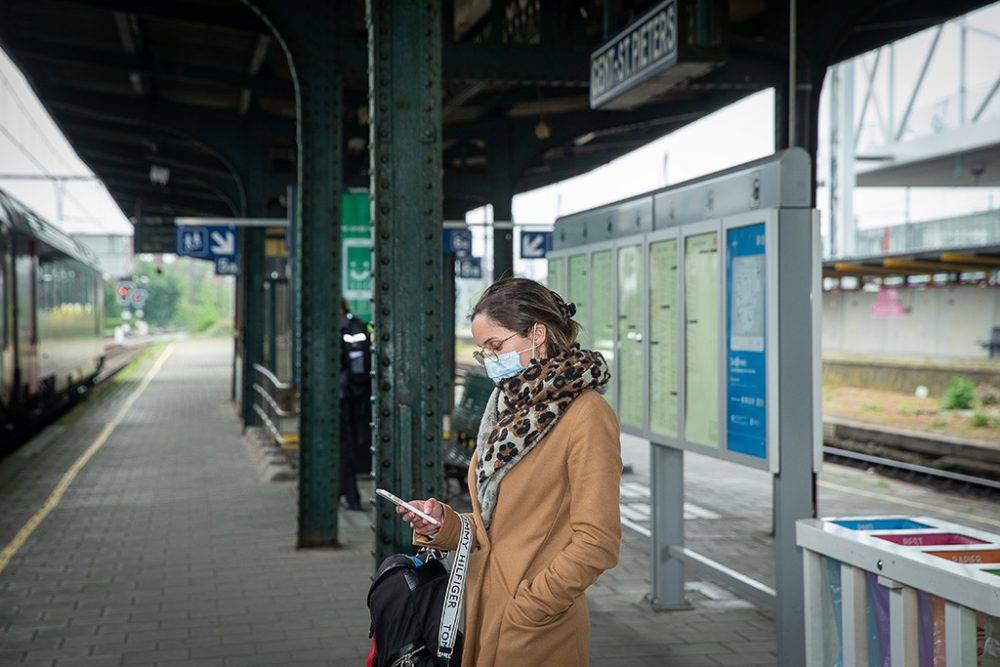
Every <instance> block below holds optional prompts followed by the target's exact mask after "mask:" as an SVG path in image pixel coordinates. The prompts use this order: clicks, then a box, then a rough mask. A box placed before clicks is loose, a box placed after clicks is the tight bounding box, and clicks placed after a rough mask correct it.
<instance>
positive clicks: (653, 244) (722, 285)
mask: <svg viewBox="0 0 1000 667" xmlns="http://www.w3.org/2000/svg"><path fill="white" fill-rule="evenodd" d="M779 223H780V211H779V209H775V208H763V209H758V210H754V211H749V212H741V213H737V214H734V215H728V216H720V217H718V218H714V219H707V220H700V221H693V222H690V223H688V224H682V225H676V226H672V227H665V228H663V229H659V230H655V231H651V232H644V233H641V234H635V235H632V236H627V237H624V238H620V239H617V240H614V241H601V242H595V243H590V244H585V245H581V246H575V247H570V248H566V249H562V250H558V251H557V252H556V254H555V256H553V257H551V258H550V265H549V272H550V275H551V278H550V284H551V285H553V286H558V285H559V284H563V285H564V287H565V290H566V297H567V298H568V299H569V300H571V301H573V302H575V303H576V304H577V308H578V311H577V320H578V321H580V323H581V325H583V326H585V327H587V330H586V331H585V332H584V333H582V334H581V336H580V344H581V345H582V346H583V347H586V348H589V349H593V350H596V351H598V352H600V353H601V354H602V355H604V358H605V359H606V361H607V363H608V367H609V370H610V371H611V381H610V383H609V385H608V392H607V393H606V394H605V398H606V399H607V401H608V403H609V404H610V405H611V406H612V407H613V408H614V409H615V411H616V412H617V414H618V419H619V423H620V424H621V428H622V431H623V432H626V433H630V434H632V435H638V436H640V437H642V438H645V439H648V440H649V441H650V442H652V443H655V444H657V445H662V446H666V447H672V448H679V449H686V450H689V451H694V452H698V453H700V454H704V455H708V456H715V457H718V458H722V459H724V460H727V461H733V462H735V463H739V464H741V465H745V466H749V467H754V468H759V469H762V470H768V471H770V472H772V473H777V472H778V468H779V458H778V450H779V437H778V436H779V430H780V428H779V426H780V424H781V421H780V419H779V417H780V414H779V411H778V410H777V406H778V377H779V374H778V371H777V364H778V345H777V331H778V320H777V318H778V308H777V300H778V296H777V295H778V279H777V271H778V269H777V259H778V257H777V251H776V249H777V247H778V237H779V234H780V233H781V232H780V230H781V229H784V227H782V226H781V225H780V224H779ZM560 267H562V268H560ZM560 280H561V281H562V283H560ZM815 316H816V315H815V313H814V314H813V317H815ZM814 345H815V343H814ZM814 448H815V445H814Z"/></svg>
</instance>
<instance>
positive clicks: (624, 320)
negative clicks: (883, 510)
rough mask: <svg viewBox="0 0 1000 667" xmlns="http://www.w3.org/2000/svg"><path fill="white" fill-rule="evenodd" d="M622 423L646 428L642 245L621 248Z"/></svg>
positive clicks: (636, 429) (635, 428) (634, 428)
mask: <svg viewBox="0 0 1000 667" xmlns="http://www.w3.org/2000/svg"><path fill="white" fill-rule="evenodd" d="M617 253H618V280H617V284H618V405H619V410H618V420H619V422H620V423H621V426H622V428H623V429H626V430H629V431H632V432H638V433H642V432H643V431H644V429H645V423H644V418H645V396H644V395H643V394H644V392H645V388H646V364H645V363H644V359H643V356H644V353H643V348H644V345H643V328H644V327H643V307H644V305H645V304H644V298H643V297H644V296H645V295H644V285H643V283H644V282H645V281H644V280H643V273H644V271H643V261H642V245H641V243H640V242H639V241H637V242H635V243H630V244H628V245H623V246H620V247H618V249H617Z"/></svg>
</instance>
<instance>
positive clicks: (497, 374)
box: [483, 350, 527, 382]
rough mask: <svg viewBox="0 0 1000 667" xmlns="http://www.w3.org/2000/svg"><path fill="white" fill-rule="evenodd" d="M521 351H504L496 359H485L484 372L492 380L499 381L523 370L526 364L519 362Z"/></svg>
mask: <svg viewBox="0 0 1000 667" xmlns="http://www.w3.org/2000/svg"><path fill="white" fill-rule="evenodd" d="M521 352H524V350H521ZM521 352H505V353H504V354H501V355H499V356H497V358H496V359H486V360H485V361H484V362H483V363H485V365H486V374H487V375H489V376H490V379H491V380H493V381H494V382H500V380H506V379H507V378H509V377H513V376H515V375H517V374H518V373H520V372H521V371H523V370H525V369H526V368H527V366H525V365H524V364H522V363H521Z"/></svg>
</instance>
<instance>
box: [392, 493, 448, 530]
mask: <svg viewBox="0 0 1000 667" xmlns="http://www.w3.org/2000/svg"><path fill="white" fill-rule="evenodd" d="M410 504H411V505H413V506H414V507H416V508H417V509H418V510H420V511H422V512H424V513H425V514H430V515H431V516H432V517H434V518H435V519H437V520H438V525H436V526H435V525H434V524H433V523H431V522H430V521H424V520H423V519H421V518H420V517H419V516H417V515H416V514H414V513H413V512H409V511H407V509H406V508H405V507H399V506H396V514H401V515H402V516H403V521H405V522H406V523H408V524H410V527H411V528H413V530H414V531H415V532H416V533H417V534H419V535H423V536H424V537H430V536H431V535H434V534H436V533H437V532H438V531H439V530H441V526H442V525H444V507H442V506H441V503H439V502H438V501H436V500H434V499H433V498H428V499H427V500H411V501H410Z"/></svg>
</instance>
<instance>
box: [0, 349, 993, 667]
mask: <svg viewBox="0 0 1000 667" xmlns="http://www.w3.org/2000/svg"><path fill="white" fill-rule="evenodd" d="M168 349H169V352H168V351H165V348H160V349H159V350H156V351H154V353H153V354H151V355H149V356H148V358H146V359H144V360H143V361H142V362H141V364H140V367H139V368H138V372H136V373H134V374H133V375H132V376H130V377H125V378H119V379H116V381H115V383H114V384H113V385H112V386H111V388H110V390H109V391H107V392H106V394H105V395H104V396H103V397H100V398H98V399H97V400H95V401H91V402H90V403H88V404H87V405H86V406H84V407H83V409H80V410H78V411H77V412H75V413H74V414H73V415H71V417H70V418H69V419H68V420H67V421H64V423H62V424H59V425H56V426H53V427H51V428H49V429H48V430H47V431H46V432H44V433H43V434H42V435H41V436H40V437H39V438H37V439H36V440H35V441H33V442H32V443H31V444H30V445H29V446H28V447H26V448H24V449H22V450H21V451H19V452H18V453H17V454H15V455H14V456H12V457H10V458H8V459H7V460H5V461H3V462H0V506H2V507H3V508H4V511H3V513H2V515H0V548H3V547H6V549H5V551H4V554H7V555H8V556H9V562H7V563H6V566H4V562H5V557H4V556H0V568H2V569H0V664H2V665H5V666H6V665H8V664H9V665H45V666H47V667H53V666H55V667H64V666H68V665H79V666H92V667H102V666H105V665H199V666H200V665H211V666H219V667H239V666H241V665H246V666H249V665H302V666H307V665H362V664H364V660H365V657H366V656H367V648H368V637H367V628H368V614H367V609H366V607H365V594H366V592H367V588H368V581H369V576H370V574H371V572H372V570H373V565H374V563H373V561H372V557H371V555H370V543H371V539H372V538H371V531H370V528H369V523H370V518H369V517H368V515H367V514H365V513H356V512H343V513H342V514H341V533H340V537H341V541H342V543H343V546H342V547H341V548H339V549H329V550H310V551H297V550H296V549H295V548H294V536H295V519H296V487H295V484H294V483H289V482H269V481H264V480H263V479H262V477H261V475H260V471H259V468H258V466H257V463H256V461H257V459H258V456H257V455H256V453H255V452H254V451H252V447H254V446H255V445H252V444H251V443H250V441H249V440H248V439H245V438H244V437H243V435H242V434H241V429H240V426H239V423H238V419H237V417H236V413H235V410H234V409H233V407H232V405H231V404H230V403H229V401H228V396H229V387H230V378H229V369H230V366H229V358H230V354H231V349H232V348H231V343H230V342H229V341H187V342H181V343H180V344H178V345H177V346H176V347H175V348H168ZM157 363H159V364H160V367H159V368H158V370H157V372H156V374H155V376H154V377H153V378H152V379H151V380H149V381H148V386H146V387H145V388H144V389H143V391H142V393H141V395H139V396H138V398H133V397H134V396H136V392H137V391H138V390H139V389H140V388H142V384H143V382H144V381H145V380H144V378H148V377H149V375H148V374H149V373H150V371H151V370H152V369H153V368H154V366H155V365H156V364H157ZM110 426H114V428H113V430H109V427H110ZM97 443H102V444H99V445H98V446H97V447H96V448H95V447H94V445H95V444H97ZM88 452H89V455H90V456H91V458H89V459H87V460H85V461H84V463H83V465H78V462H79V461H80V457H81V456H85V457H86V456H87V455H88ZM623 453H624V457H625V459H626V461H627V462H628V463H631V464H632V465H633V468H634V471H635V472H634V474H632V475H630V476H628V477H627V478H626V480H624V484H623V501H624V502H625V503H626V504H627V505H628V506H629V507H631V508H633V510H632V511H637V512H640V513H641V512H642V509H641V506H642V497H643V492H642V489H643V487H644V486H645V487H646V488H647V489H648V470H647V467H648V449H647V445H646V444H645V443H643V442H642V441H638V440H635V439H629V438H625V439H623ZM720 466H722V467H720ZM726 466H727V464H720V463H719V462H717V461H712V460H710V459H705V458H704V457H695V456H689V457H687V462H686V471H687V475H688V482H687V489H688V501H689V504H690V506H689V508H688V509H689V513H690V514H689V522H688V534H689V536H690V540H689V542H690V546H692V547H694V548H696V549H698V550H700V551H703V552H706V553H707V554H709V555H710V556H712V557H713V558H715V559H717V560H719V561H721V562H723V563H726V564H729V565H730V566H733V567H738V568H740V569H741V570H743V571H747V570H749V572H748V574H751V575H752V576H755V577H758V578H760V579H761V580H762V581H766V582H767V581H771V580H772V579H769V576H770V577H773V572H772V566H771V565H770V563H771V562H772V560H771V556H770V553H771V551H772V550H773V545H772V544H771V541H770V536H769V530H770V523H769V516H770V485H769V480H768V479H767V477H766V475H762V474H761V473H759V472H756V471H749V470H745V469H742V468H740V467H738V466H728V467H726ZM74 473H75V477H74V476H73V474H74ZM67 479H68V482H67ZM720 479H724V480H725V483H724V484H720V483H719V480H720ZM53 492H55V496H53V495H52V494H53ZM53 498H54V500H53ZM47 499H48V503H47ZM820 507H821V511H822V512H823V513H827V514H829V513H838V514H843V513H852V512H864V513H871V512H877V511H892V512H907V513H918V512H919V513H924V514H928V513H930V512H929V511H928V509H927V508H928V507H937V508H939V509H940V510H941V512H944V513H948V514H943V516H947V517H948V518H951V519H955V517H954V516H952V514H955V513H958V514H962V515H964V519H957V520H959V521H963V520H964V522H966V523H970V524H972V525H977V524H976V523H975V522H974V521H973V520H970V517H979V520H980V521H981V523H980V524H979V525H983V527H985V528H986V529H987V530H991V529H992V530H996V529H997V527H998V526H1000V514H998V512H997V508H996V507H995V506H992V505H991V506H988V507H985V506H983V504H982V502H981V501H977V500H975V499H962V498H942V497H941V495H940V494H936V493H935V492H933V491H925V490H921V489H917V488H916V487H909V486H908V485H903V484H901V483H898V482H892V483H887V482H883V481H881V480H877V479H875V480H872V479H868V478H867V477H866V475H865V474H864V473H862V472H858V471H850V470H834V471H832V472H831V471H827V472H825V473H824V476H823V479H822V480H821V483H820ZM636 508H638V509H636ZM647 509H648V494H647ZM33 518H34V523H33V522H32V520H33ZM992 524H996V525H992ZM25 526H28V528H31V527H32V526H34V529H33V530H31V531H29V532H28V533H26V532H25V531H26V528H25ZM647 562H648V561H647V557H646V543H645V541H644V540H643V539H642V538H641V537H638V536H636V535H631V534H630V535H627V536H626V539H625V542H624V544H623V548H622V554H621V561H620V563H619V565H618V566H617V567H616V568H615V569H614V570H611V571H609V572H607V573H606V574H605V575H604V576H602V577H601V579H600V580H599V581H598V583H597V584H596V585H595V586H593V587H592V588H591V590H590V591H589V593H588V595H589V600H590V604H591V618H592V621H593V623H592V637H591V655H592V664H593V665H597V666H600V665H614V666H615V667H632V666H647V665H648V666H651V665H671V666H679V667H684V666H696V665H769V666H770V665H774V664H775V655H774V622H773V614H772V613H771V612H770V611H769V610H766V609H761V608H758V607H755V606H753V605H751V604H750V603H747V602H744V601H743V600H740V599H738V598H737V597H736V596H734V595H732V594H731V593H729V592H728V591H726V590H725V589H724V588H721V587H719V586H717V585H714V584H711V583H709V582H706V581H704V580H701V579H699V578H698V577H696V576H691V577H689V580H690V582H689V589H690V599H691V602H692V603H693V608H692V609H691V610H690V611H682V612H669V613H656V612H653V611H651V610H650V608H649V606H648V605H647V604H646V603H645V602H644V595H645V593H646V591H647V589H648V585H649V584H648V564H647ZM769 572H770V573H771V574H770V575H769V574H768V573H769Z"/></svg>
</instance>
